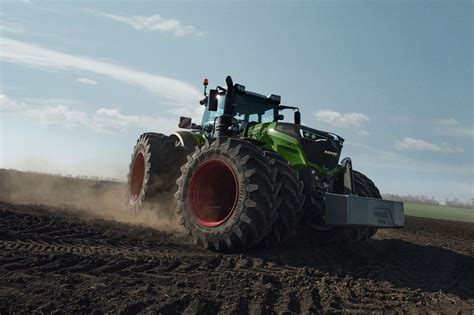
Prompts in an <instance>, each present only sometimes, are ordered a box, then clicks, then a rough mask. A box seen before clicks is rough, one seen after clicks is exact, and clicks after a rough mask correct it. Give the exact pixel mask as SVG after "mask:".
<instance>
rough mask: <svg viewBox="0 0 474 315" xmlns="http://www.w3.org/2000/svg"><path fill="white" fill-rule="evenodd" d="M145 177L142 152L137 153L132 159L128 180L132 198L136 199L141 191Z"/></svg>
mask: <svg viewBox="0 0 474 315" xmlns="http://www.w3.org/2000/svg"><path fill="white" fill-rule="evenodd" d="M144 179H145V157H144V156H143V153H141V152H140V153H138V154H137V156H136V157H135V160H134V161H133V166H132V176H131V180H130V195H131V197H132V199H133V200H137V199H138V197H139V196H140V193H141V192H142V187H143V182H144Z"/></svg>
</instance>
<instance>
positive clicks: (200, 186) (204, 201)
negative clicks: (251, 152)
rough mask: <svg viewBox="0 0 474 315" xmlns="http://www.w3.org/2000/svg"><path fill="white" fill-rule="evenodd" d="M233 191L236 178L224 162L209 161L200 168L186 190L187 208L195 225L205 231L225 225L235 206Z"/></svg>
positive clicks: (235, 191) (236, 191)
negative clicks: (207, 228) (187, 197)
mask: <svg viewBox="0 0 474 315" xmlns="http://www.w3.org/2000/svg"><path fill="white" fill-rule="evenodd" d="M237 187H238V184H237V177H236V176H235V173H234V171H233V170H232V168H231V167H230V166H229V165H228V164H227V163H226V162H224V161H221V160H211V161H207V162H205V163H203V164H202V165H200V166H199V167H198V169H197V170H196V171H195V172H194V174H193V176H192V177H191V183H190V186H189V204H190V207H191V211H192V214H193V216H194V218H195V219H196V221H197V222H198V223H199V224H201V225H202V226H205V227H216V226H219V225H221V224H223V223H224V222H225V221H227V220H228V219H229V218H230V217H231V215H232V213H233V212H234V209H235V205H236V203H237V197H238V189H237Z"/></svg>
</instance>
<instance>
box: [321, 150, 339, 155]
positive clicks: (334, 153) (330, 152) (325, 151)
mask: <svg viewBox="0 0 474 315" xmlns="http://www.w3.org/2000/svg"><path fill="white" fill-rule="evenodd" d="M324 154H328V155H332V156H337V152H332V151H328V150H324Z"/></svg>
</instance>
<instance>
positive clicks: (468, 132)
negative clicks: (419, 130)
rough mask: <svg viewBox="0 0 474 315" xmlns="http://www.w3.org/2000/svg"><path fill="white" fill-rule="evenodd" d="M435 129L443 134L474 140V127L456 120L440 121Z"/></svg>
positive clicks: (436, 123)
mask: <svg viewBox="0 0 474 315" xmlns="http://www.w3.org/2000/svg"><path fill="white" fill-rule="evenodd" d="M435 127H436V129H437V130H438V132H439V133H441V134H447V135H451V136H463V137H470V138H474V127H473V126H465V125H463V124H461V123H460V122H459V121H457V120H456V119H454V118H449V119H442V120H438V121H436V122H435Z"/></svg>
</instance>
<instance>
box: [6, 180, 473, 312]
mask: <svg viewBox="0 0 474 315" xmlns="http://www.w3.org/2000/svg"><path fill="white" fill-rule="evenodd" d="M2 174H3V175H4V174H5V173H0V199H2V200H4V201H0V314H10V313H33V312H38V313H55V314H56V313H57V314H61V313H65V314H68V313H94V314H102V313H123V314H130V313H139V312H142V313H163V314H175V313H200V314H206V313H223V314H236V313H322V312H324V313H326V312H331V313H332V312H364V313H365V312H378V313H387V312H394V311H395V312H400V311H405V312H408V313H420V312H422V313H425V312H441V313H450V314H453V313H458V312H461V313H465V314H472V313H473V312H474V224H471V223H461V222H453V221H440V220H431V219H421V218H415V217H408V218H407V227H406V228H404V229H400V230H380V231H379V232H378V233H377V234H376V236H375V239H373V240H370V241H368V242H366V243H363V244H358V245H352V246H347V247H317V248H311V247H307V246H305V244H295V243H293V244H292V243H290V244H287V245H286V246H282V247H280V248H273V249H262V248H261V249H255V250H253V251H251V252H248V253H244V254H218V253H213V252H209V251H205V250H203V249H200V248H197V247H195V246H193V245H191V243H190V242H189V241H188V240H187V239H186V237H184V236H182V235H181V234H179V233H177V232H176V231H174V230H169V231H168V232H163V231H160V230H157V228H152V227H149V226H148V227H147V226H145V225H144V224H143V223H140V222H130V223H124V222H119V221H121V220H116V219H115V218H113V217H112V218H109V219H107V220H106V219H104V218H99V217H98V216H97V215H96V214H94V213H92V212H91V211H89V210H87V211H85V210H84V209H81V208H80V207H78V208H74V207H70V206H61V205H55V206H51V205H36V204H33V203H32V202H29V203H25V202H24V200H23V201H21V202H20V201H19V200H20V199H21V198H20V199H18V200H17V201H16V202H12V198H11V195H10V194H7V193H5V191H8V190H9V189H10V188H8V187H6V186H8V185H7V182H6V177H5V176H3V177H2ZM2 189H3V195H2ZM82 197H83V198H87V196H82ZM44 202H45V203H47V200H45V201H44ZM117 211H121V209H120V210H117Z"/></svg>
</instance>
